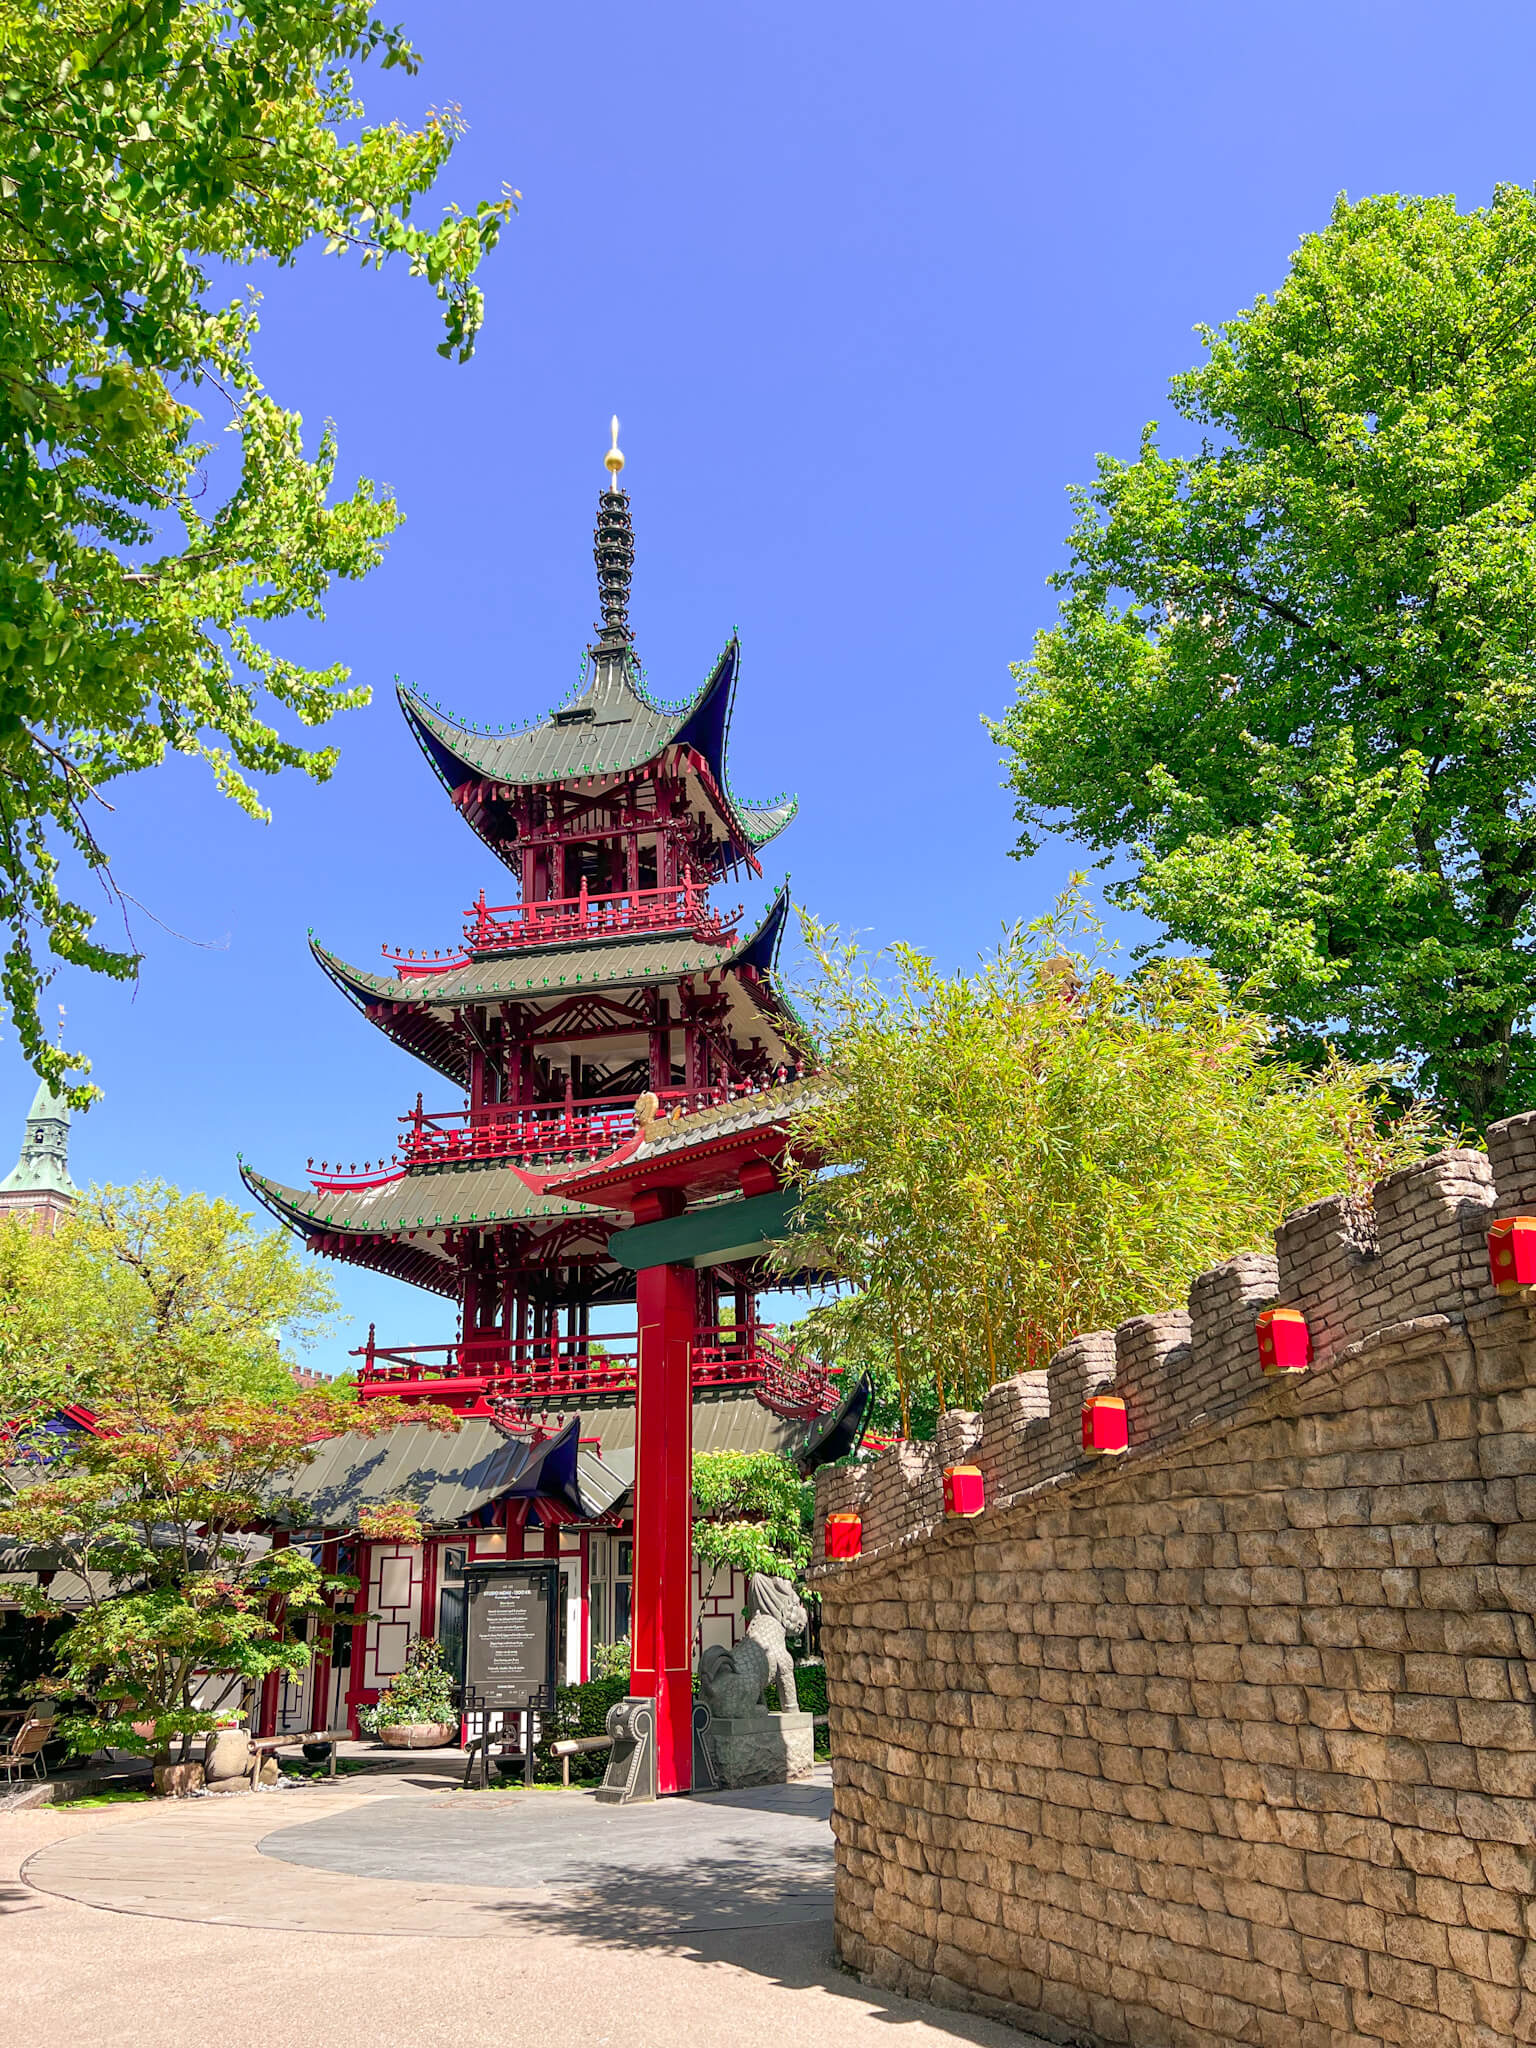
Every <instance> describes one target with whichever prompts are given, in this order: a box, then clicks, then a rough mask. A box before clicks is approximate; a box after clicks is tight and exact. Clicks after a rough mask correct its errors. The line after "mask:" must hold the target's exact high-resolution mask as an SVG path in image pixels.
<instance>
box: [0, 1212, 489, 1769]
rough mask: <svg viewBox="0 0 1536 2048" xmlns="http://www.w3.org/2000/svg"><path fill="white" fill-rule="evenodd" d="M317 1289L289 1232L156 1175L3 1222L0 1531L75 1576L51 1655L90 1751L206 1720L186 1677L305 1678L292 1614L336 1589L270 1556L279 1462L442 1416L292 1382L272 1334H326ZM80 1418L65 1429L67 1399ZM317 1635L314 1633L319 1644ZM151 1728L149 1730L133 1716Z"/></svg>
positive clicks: (184, 1737) (309, 1650) (69, 1720)
mask: <svg viewBox="0 0 1536 2048" xmlns="http://www.w3.org/2000/svg"><path fill="white" fill-rule="evenodd" d="M333 1308H334V1297H333V1296H332V1293H331V1289H330V1284H329V1282H328V1281H327V1280H326V1279H325V1278H324V1276H323V1275H321V1274H319V1273H317V1272H316V1271H315V1270H314V1269H313V1268H312V1267H311V1266H310V1265H309V1264H307V1263H306V1262H305V1261H304V1259H303V1256H302V1254H301V1253H300V1252H299V1251H298V1250H297V1248H296V1247H295V1246H294V1245H293V1244H292V1242H291V1241H290V1240H289V1239H288V1238H287V1237H286V1236H285V1235H284V1234H283V1233H282V1232H278V1231H274V1232H260V1231H257V1230H254V1229H253V1228H252V1218H251V1217H250V1216H249V1215H248V1214H247V1213H245V1212H244V1211H242V1210H239V1209H237V1208H235V1207H234V1206H233V1204H231V1203H228V1202H224V1201H219V1200H215V1199H212V1198H210V1197H207V1196H204V1195H182V1194H180V1193H178V1192H177V1190H175V1189H174V1188H169V1187H166V1186H165V1185H164V1184H163V1183H161V1182H156V1181H150V1182H143V1183H140V1184H139V1185H138V1186H136V1187H132V1188H103V1189H93V1190H92V1191H91V1193H90V1194H89V1195H88V1196H87V1197H86V1198H85V1200H84V1201H83V1202H82V1204H81V1206H80V1208H79V1209H78V1210H77V1212H76V1214H75V1215H74V1216H73V1217H72V1218H70V1219H68V1220H67V1221H66V1222H65V1223H64V1224H63V1225H62V1226H61V1228H60V1230H59V1232H58V1233H57V1235H56V1236H53V1237H34V1236H32V1234H31V1232H30V1231H29V1230H28V1228H27V1226H26V1222H25V1220H24V1219H12V1220H8V1221H7V1222H5V1223H4V1224H0V1420H3V1423H4V1426H5V1429H6V1432H7V1436H8V1439H9V1441H8V1447H7V1460H6V1465H5V1468H4V1473H3V1477H0V1537H3V1538H4V1539H6V1540H7V1541H8V1542H10V1543H14V1544H18V1545H21V1546H24V1547H25V1548H27V1549H29V1550H31V1551H33V1552H34V1553H36V1554H37V1555H38V1556H39V1557H40V1558H42V1559H46V1560H47V1562H48V1568H49V1569H52V1570H57V1571H63V1572H66V1573H72V1574H74V1575H75V1576H76V1587H75V1592H76V1594H77V1595H78V1596H79V1597H82V1598H83V1600H84V1603H85V1604H84V1609H83V1611H82V1612H80V1613H79V1614H78V1615H77V1616H75V1617H73V1618H71V1617H70V1616H69V1615H68V1613H67V1611H66V1609H65V1608H64V1607H63V1606H62V1605H60V1604H58V1603H56V1602H55V1601H54V1600H52V1599H51V1598H50V1597H49V1595H48V1594H47V1593H46V1592H43V1593H40V1594H38V1595H37V1596H36V1597H35V1598H33V1599H32V1600H31V1603H30V1604H31V1606H32V1608H33V1610H34V1611H35V1612H36V1613H38V1614H40V1615H44V1616H51V1617H54V1618H56V1619H58V1618H64V1619H68V1620H69V1623H70V1625H69V1627H68V1630H67V1633H66V1634H65V1635H64V1636H63V1638H62V1640H61V1642H60V1645H59V1648H58V1650H57V1653H56V1655H57V1660H58V1668H59V1672H60V1686H61V1689H62V1690H63V1691H64V1693H65V1694H66V1695H67V1697H68V1700H69V1702H70V1709H71V1710H70V1713H69V1714H68V1715H67V1716H66V1719H65V1722H64V1724H63V1725H64V1728H65V1732H66V1733H68V1734H70V1735H71V1737H72V1739H73V1740H75V1741H76V1743H77V1744H78V1745H79V1746H81V1747H83V1748H85V1749H91V1748H95V1747H97V1746H100V1745H103V1744H112V1745H114V1746H119V1747H128V1748H134V1747H146V1746H147V1747H153V1748H154V1749H155V1750H156V1751H157V1753H159V1754H161V1755H168V1754H169V1752H170V1746H171V1744H172V1742H173V1741H174V1740H175V1739H176V1738H178V1737H179V1738H181V1743H182V1753H183V1754H185V1751H186V1744H187V1741H188V1740H189V1739H190V1736H191V1734H192V1733H193V1732H194V1731H195V1730H197V1729H200V1728H206V1727H208V1726H210V1725H211V1722H212V1716H211V1715H209V1714H207V1713H205V1712H203V1711H202V1710H200V1709H198V1708H196V1707H195V1706H194V1705H193V1699H194V1696H195V1693H196V1686H197V1674H198V1673H199V1672H203V1671H208V1670H221V1671H229V1672H233V1673H236V1674H237V1675H238V1676H239V1677H241V1678H242V1679H243V1680H244V1681H245V1683H246V1686H247V1688H248V1689H249V1688H253V1687H254V1686H255V1685H256V1684H258V1683H259V1682H260V1680H261V1679H262V1678H264V1677H265V1676H266V1675H267V1674H268V1673H269V1672H273V1671H283V1672H288V1673H295V1672H298V1671H301V1670H303V1668H304V1667H305V1665H306V1664H307V1663H308V1661H309V1659H310V1657H311V1655H312V1654H313V1650H314V1647H315V1645H314V1643H312V1642H310V1641H308V1640H306V1634H307V1633H308V1632H307V1631H306V1629H305V1627H304V1626H303V1624H304V1623H305V1622H306V1620H307V1619H308V1618H309V1617H311V1616H314V1615H317V1614H318V1615H319V1616H320V1617H321V1620H322V1623H323V1628H324V1632H327V1633H328V1631H329V1629H330V1627H331V1626H332V1625H333V1622H332V1615H331V1609H332V1603H333V1601H334V1598H335V1595H336V1594H337V1593H338V1592H344V1591H350V1589H351V1587H352V1583H353V1582H352V1581H350V1580H346V1579H341V1578H337V1577H335V1576H334V1575H327V1574H326V1573H325V1572H323V1571H322V1569H321V1567H320V1565H319V1564H318V1562H317V1561H316V1560H315V1559H314V1558H313V1557H312V1556H311V1555H310V1553H309V1552H308V1551H307V1550H305V1549H301V1548H297V1547H275V1548H269V1547H268V1546H267V1544H266V1542H265V1540H264V1539H263V1538H262V1537H261V1536H260V1535H259V1533H257V1534H253V1532H260V1531H261V1530H262V1529H263V1528H264V1527H266V1526H267V1524H268V1521H269V1519H270V1518H271V1517H272V1516H274V1515H276V1516H277V1517H279V1518H281V1517H282V1515H283V1512H284V1506H285V1500H286V1495H287V1489H288V1486H289V1485H290V1484H291V1479H290V1476H289V1475H293V1474H296V1473H297V1472H298V1471H300V1470H301V1469H302V1468H303V1467H304V1466H305V1465H306V1464H308V1463H310V1462H311V1461H312V1460H313V1458H314V1457H315V1456H316V1455H317V1452H318V1448H319V1446H320V1445H321V1444H322V1443H324V1442H325V1441H326V1439H327V1438H330V1437H333V1436H337V1435H339V1434H341V1433H343V1432H344V1431H347V1430H358V1431H361V1432H363V1433H365V1434H368V1435H379V1434H381V1433H383V1432H384V1431H387V1430H389V1429H393V1428H397V1427H399V1426H400V1425H401V1424H402V1423H406V1422H425V1423H427V1424H428V1425H429V1426H431V1427H433V1428H448V1429H452V1428H455V1427H456V1426H457V1425H456V1423H455V1422H454V1420H453V1418H452V1417H451V1416H448V1415H446V1414H445V1413H444V1412H443V1411H441V1410H438V1409H431V1410H426V1411H423V1410H417V1409H413V1408H407V1407H403V1406H402V1405H401V1404H399V1403H397V1402H393V1401H370V1402H362V1401H359V1400H357V1398H356V1397H355V1395H354V1394H353V1393H352V1392H351V1391H350V1390H349V1389H342V1388H329V1389H328V1388H320V1389H300V1388H299V1387H298V1386H297V1385H296V1383H295V1382H294V1380H293V1377H292V1375H291V1373H290V1372H289V1371H288V1370H287V1368H286V1366H285V1365H284V1364H283V1362H282V1356H281V1353H280V1350H279V1337H280V1335H281V1336H286V1337H288V1338H290V1339H298V1340H301V1341H302V1340H303V1339H305V1338H307V1337H312V1336H315V1335H317V1334H319V1333H320V1331H321V1330H322V1329H323V1328H324V1327H325V1324H326V1320H327V1318H328V1317H329V1315H330V1314H331V1312H332V1310H333ZM65 1403H71V1404H78V1405H79V1406H82V1407H84V1408H85V1409H86V1410H87V1411H88V1412H89V1413H90V1414H91V1416H93V1417H94V1428H92V1429H83V1430H78V1431H75V1432H72V1433H68V1434H62V1435H61V1434H60V1433H59V1431H58V1429H57V1427H56V1425H55V1419H56V1417H57V1414H58V1411H59V1409H60V1407H61V1406H62V1405H63V1404H65ZM317 1640H318V1638H317ZM135 1722H138V1723H140V1724H143V1723H146V1722H153V1723H154V1734H153V1736H152V1737H150V1738H141V1737H138V1736H135V1735H134V1734H133V1731H132V1724H133V1723H135Z"/></svg>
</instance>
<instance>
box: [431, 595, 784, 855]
mask: <svg viewBox="0 0 1536 2048" xmlns="http://www.w3.org/2000/svg"><path fill="white" fill-rule="evenodd" d="M740 667H741V642H740V639H739V637H738V636H737V635H736V634H734V633H733V634H732V635H731V638H730V640H729V641H728V642H727V643H726V646H725V648H724V649H723V651H722V652H721V654H720V655H719V657H718V658H717V660H716V661H715V663H714V666H713V667H712V668H711V670H710V672H709V675H708V676H707V677H706V678H705V680H704V682H703V684H702V685H701V686H700V688H699V689H698V690H697V691H696V692H695V694H694V696H693V697H692V698H691V699H690V701H689V702H688V703H687V704H685V705H684V706H683V707H682V709H681V710H678V711H672V710H669V709H667V708H665V707H663V706H662V705H660V704H657V703H654V702H652V701H651V700H650V699H648V698H647V697H646V696H645V695H644V694H643V693H642V692H641V691H640V690H639V689H637V688H636V687H635V685H634V682H633V679H632V678H631V677H630V674H629V667H628V662H627V661H626V663H625V665H624V677H625V686H626V693H627V694H628V695H629V696H630V697H632V698H633V700H634V703H635V705H636V708H637V710H638V711H639V712H640V713H641V715H642V716H644V717H645V718H647V719H648V720H652V721H657V720H659V721H660V723H659V724H654V725H653V727H652V732H651V736H650V737H651V743H650V744H649V745H648V746H646V747H645V748H644V749H643V750H642V751H640V752H637V753H634V754H632V755H630V756H628V757H626V758H622V759H618V760H614V761H610V762H605V763H602V764H600V765H598V766H594V767H591V768H588V767H586V766H585V765H584V766H583V767H582V768H581V769H578V770H576V771H574V772H573V771H572V770H570V769H568V768H567V769H557V768H556V767H554V766H553V764H550V763H542V764H541V763H539V762H538V761H537V760H536V759H535V760H534V761H533V762H532V763H531V764H530V765H529V766H528V767H526V768H524V767H520V766H519V765H518V764H517V763H515V762H509V761H508V760H506V759H505V758H504V755H505V748H506V744H507V737H508V736H507V735H505V734H500V733H489V732H485V731H476V730H475V728H474V727H472V726H467V725H464V724H463V723H461V722H460V721H459V720H458V719H455V718H451V717H449V716H448V715H447V714H446V713H444V712H441V711H436V710H433V709H432V708H431V707H430V706H428V705H427V704H426V703H425V702H424V701H423V700H422V699H421V698H420V697H419V696H417V694H416V692H415V691H414V690H412V689H410V688H409V687H408V686H407V685H405V684H403V683H400V684H397V685H396V691H397V695H398V697H399V700H400V707H401V709H402V711H403V712H404V714H405V717H406V720H407V722H408V724H409V725H410V728H411V730H412V733H413V734H414V736H415V739H416V743H417V745H418V746H419V747H420V748H421V751H422V753H423V754H424V755H425V756H426V759H427V762H428V764H429V766H430V767H431V769H432V772H433V773H434V774H435V775H436V777H437V779H438V781H439V782H440V783H441V784H442V786H443V788H444V789H445V790H446V791H447V792H448V793H449V795H450V796H451V795H452V794H453V792H454V791H455V790H456V789H458V788H460V787H461V786H462V785H463V784H464V783H465V782H469V781H472V780H474V779H475V778H477V777H479V778H482V779H484V780H486V781H491V782H500V783H507V784H520V785H524V786H528V787H534V786H537V785H538V784H541V783H548V782H572V781H579V780H581V779H583V778H584V777H585V776H587V775H600V776H610V775H625V774H632V773H634V772H635V771H636V770H637V769H641V768H645V767H648V766H651V765H652V764H654V763H657V762H659V761H660V759H661V757H662V755H663V754H664V753H665V752H666V750H667V748H668V747H672V746H690V747H693V748H694V750H695V751H696V752H697V753H698V755H699V757H700V759H702V760H703V761H704V762H705V764H706V765H707V767H708V769H709V776H710V783H711V785H712V787H711V788H710V789H709V791H708V794H709V796H710V799H711V804H712V808H713V809H714V810H715V812H716V815H717V817H718V818H719V821H720V823H721V824H722V825H723V826H724V827H725V828H726V830H727V832H728V833H729V834H730V835H731V839H732V841H733V844H734V849H735V852H736V854H737V857H738V858H739V859H742V860H744V861H745V862H746V863H747V865H748V866H749V867H750V868H751V869H752V871H753V872H754V873H759V872H761V870H760V868H759V864H758V861H757V854H758V852H759V851H760V850H761V849H762V848H763V847H764V846H766V845H767V844H768V843H769V842H770V840H772V839H774V838H776V837H777V836H778V834H779V833H780V832H782V831H783V830H784V828H785V826H786V825H788V824H789V823H790V822H791V820H792V819H793V818H794V816H795V813H796V811H797V810H798V808H799V806H798V802H797V800H795V799H793V798H791V799H789V800H788V801H787V802H786V803H783V804H749V803H747V802H745V801H744V800H742V799H739V798H737V797H736V796H735V795H734V793H733V792H732V790H731V787H730V777H729V771H728V767H727V756H728V749H729V741H730V727H731V719H732V715H733V712H734V708H735V698H736V682H737V678H738V676H739V674H740ZM595 687H596V686H595V685H594V689H595ZM587 694H588V695H591V694H593V692H592V691H589V692H588V693H587ZM579 701H581V700H580V699H578V702H579ZM555 716H556V714H555V712H550V713H549V714H548V717H547V719H546V720H545V721H543V722H541V724H539V725H537V726H533V727H530V728H528V729H527V730H526V731H525V732H524V733H522V734H518V735H515V736H514V737H516V738H518V739H523V738H526V739H530V740H531V739H533V738H535V737H536V736H537V735H538V734H540V733H543V732H549V733H550V734H555V733H557V732H558V731H559V730H560V728H558V727H556V726H555V724H554V719H555ZM759 818H760V819H765V820H769V821H771V822H770V823H769V825H768V828H767V829H766V830H763V829H759V828H756V827H755V826H754V824H753V820H754V819H759ZM475 829H476V830H478V829H479V828H478V827H476V828H475ZM479 836H480V837H481V838H482V839H483V840H485V843H486V844H487V845H488V846H492V848H493V850H494V851H499V849H497V848H496V846H495V843H494V841H493V839H492V838H491V837H490V836H489V835H487V834H486V833H485V832H483V831H482V832H480V834H479Z"/></svg>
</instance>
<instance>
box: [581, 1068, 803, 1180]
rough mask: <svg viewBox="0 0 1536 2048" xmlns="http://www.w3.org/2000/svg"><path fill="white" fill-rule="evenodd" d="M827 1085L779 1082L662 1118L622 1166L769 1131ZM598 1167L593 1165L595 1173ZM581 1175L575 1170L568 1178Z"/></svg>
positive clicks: (798, 1081) (651, 1126) (649, 1130)
mask: <svg viewBox="0 0 1536 2048" xmlns="http://www.w3.org/2000/svg"><path fill="white" fill-rule="evenodd" d="M828 1086H829V1083H828V1082H827V1080H826V1079H825V1078H824V1077H822V1076H820V1075H815V1074H812V1075H808V1076H806V1077H805V1078H804V1079H803V1080H796V1081H781V1082H780V1083H779V1084H778V1085H777V1086H775V1087H772V1088H764V1089H762V1090H760V1091H759V1092H758V1093H757V1094H755V1095H742V1096H738V1097H737V1098H736V1100H735V1101H734V1102H720V1103H716V1104H715V1105H714V1106H713V1107H712V1108H710V1109H695V1110H692V1111H690V1113H689V1114H688V1115H687V1116H680V1117H675V1118H673V1117H668V1118H665V1119H663V1121H661V1122H660V1123H654V1124H651V1125H650V1126H649V1127H648V1135H647V1136H646V1137H644V1138H642V1139H641V1141H640V1143H639V1144H638V1145H637V1146H636V1147H635V1149H634V1151H633V1152H631V1153H630V1154H629V1155H628V1158H627V1159H626V1160H625V1164H626V1166H628V1165H629V1164H631V1163H632V1162H634V1161H635V1160H644V1159H663V1158H665V1157H666V1155H667V1154H668V1153H669V1152H686V1151H688V1150H689V1149H690V1148H691V1147H693V1146H695V1145H704V1144H708V1143H709V1142H710V1141H711V1140H712V1139H714V1138H734V1137H739V1136H741V1135H742V1134H743V1133H744V1132H746V1131H755V1130H766V1129H770V1128H771V1127H772V1126H773V1125H774V1124H781V1123H783V1122H784V1121H785V1119H786V1118H788V1117H791V1116H793V1115H794V1114H795V1112H796V1110H799V1109H804V1108H805V1107H806V1105H807V1104H808V1103H810V1102H813V1101H815V1100H817V1099H818V1098H819V1097H821V1096H823V1095H825V1094H826V1092H827V1089H828ZM600 1164H601V1162H595V1164H594V1171H595V1170H596V1166H597V1165H600ZM580 1172H581V1169H580V1168H579V1167H578V1168H577V1169H576V1170H575V1173H574V1174H573V1175H572V1176H571V1178H575V1177H577V1176H578V1175H579V1174H580Z"/></svg>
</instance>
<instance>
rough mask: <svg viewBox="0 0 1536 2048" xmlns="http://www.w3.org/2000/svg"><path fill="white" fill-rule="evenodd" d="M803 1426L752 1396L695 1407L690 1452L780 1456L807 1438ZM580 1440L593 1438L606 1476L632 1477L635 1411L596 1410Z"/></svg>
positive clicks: (589, 1413)
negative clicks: (770, 1453) (752, 1452)
mask: <svg viewBox="0 0 1536 2048" xmlns="http://www.w3.org/2000/svg"><path fill="white" fill-rule="evenodd" d="M805 1427H806V1426H805V1424H804V1423H803V1422H791V1421H788V1420H787V1419H786V1418H785V1417H784V1416H782V1415H775V1414H774V1412H773V1410H772V1409H771V1408H765V1407H764V1406H763V1404H762V1402H761V1401H758V1400H754V1399H753V1398H752V1397H751V1396H750V1395H740V1396H737V1397H735V1398H734V1399H730V1400H717V1401H711V1400H704V1401H695V1402H694V1404H693V1448H694V1450H695V1451H696V1452H697V1451H782V1452H790V1451H793V1450H794V1449H796V1448H797V1446H798V1445H799V1443H800V1441H801V1439H802V1438H803V1437H804V1435H805ZM581 1433H582V1435H583V1436H595V1437H596V1438H597V1439H598V1440H599V1442H600V1444H601V1446H602V1460H603V1463H604V1465H605V1466H606V1467H607V1468H608V1470H609V1471H610V1472H614V1473H622V1475H623V1476H624V1478H625V1480H626V1481H627V1482H629V1483H631V1484H632V1483H633V1481H634V1476H635V1410H634V1406H633V1404H632V1403H630V1404H626V1405H625V1406H624V1407H622V1408H594V1409H591V1410H590V1411H587V1412H584V1413H583V1415H582V1418H581Z"/></svg>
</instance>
